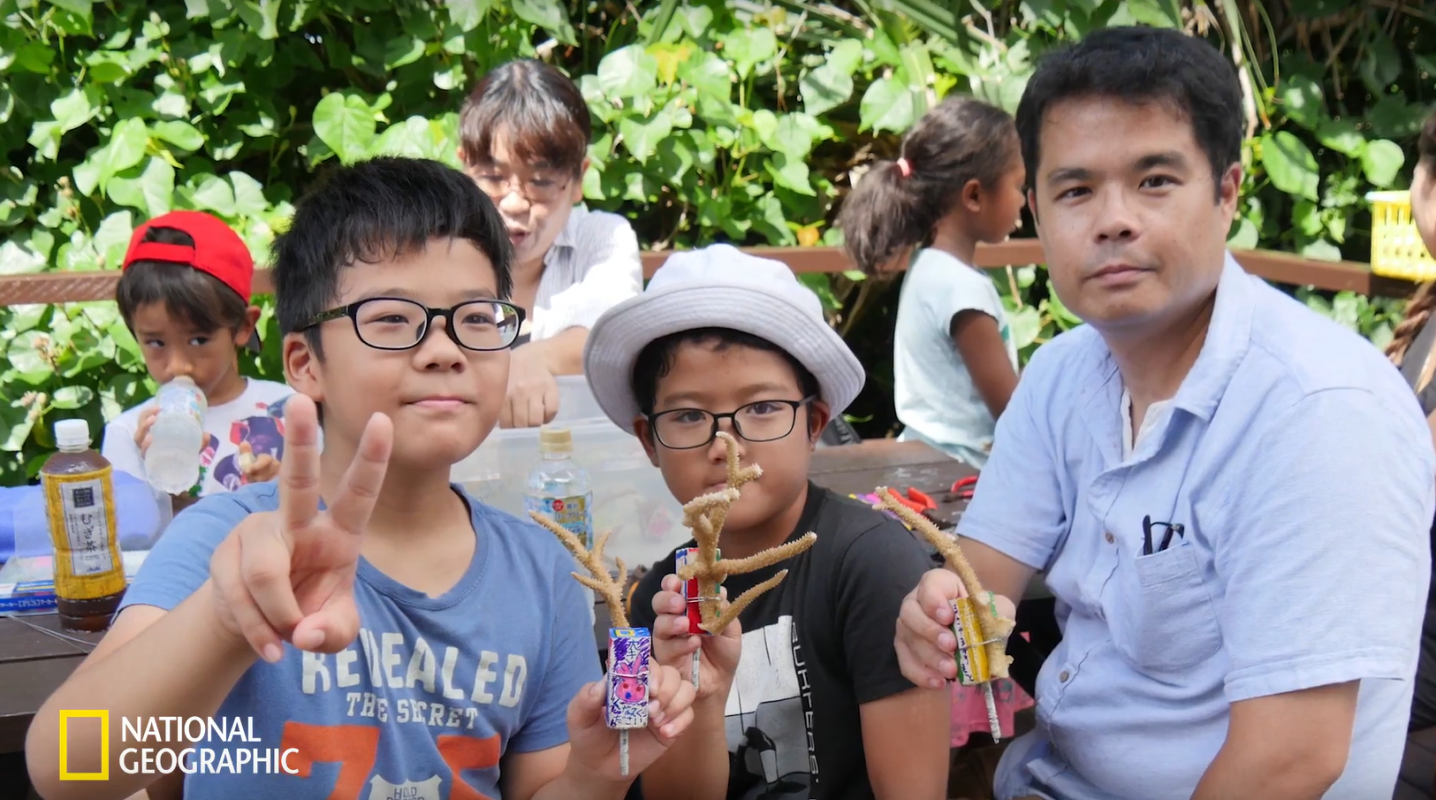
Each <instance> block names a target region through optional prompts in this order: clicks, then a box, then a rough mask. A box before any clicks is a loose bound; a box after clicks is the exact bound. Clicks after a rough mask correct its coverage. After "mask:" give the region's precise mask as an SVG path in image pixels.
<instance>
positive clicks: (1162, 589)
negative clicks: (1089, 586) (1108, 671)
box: [1116, 544, 1222, 672]
mask: <svg viewBox="0 0 1436 800" xmlns="http://www.w3.org/2000/svg"><path fill="white" fill-rule="evenodd" d="M1131 569H1132V571H1133V573H1134V574H1133V575H1129V576H1127V580H1125V581H1123V586H1124V589H1125V591H1124V592H1123V598H1122V601H1121V603H1122V610H1123V615H1122V616H1123V620H1124V624H1122V625H1121V629H1120V630H1119V631H1117V632H1116V633H1117V634H1118V635H1117V637H1116V639H1117V644H1118V647H1119V648H1120V649H1121V650H1122V652H1123V654H1124V655H1126V656H1127V658H1128V659H1130V660H1131V661H1132V662H1133V663H1134V664H1136V665H1138V666H1139V667H1142V668H1143V669H1146V670H1149V671H1154V672H1171V671H1177V670H1182V669H1186V668H1188V667H1192V666H1194V665H1196V664H1199V663H1201V662H1202V661H1205V660H1206V659H1208V658H1210V657H1212V655H1214V654H1215V653H1216V652H1217V651H1218V650H1219V649H1220V648H1221V646H1222V634H1221V628H1220V627H1219V626H1218V625H1217V612H1216V607H1215V605H1214V604H1213V602H1212V599H1211V594H1210V593H1209V592H1208V590H1207V587H1206V586H1205V585H1204V584H1203V582H1202V565H1201V563H1200V561H1199V560H1198V553H1197V548H1196V547H1195V546H1192V545H1187V544H1182V545H1178V546H1176V547H1171V548H1169V549H1167V550H1163V551H1162V552H1160V553H1154V554H1152V555H1150V556H1142V557H1139V558H1138V559H1137V560H1136V561H1135V562H1134V563H1133V565H1132V567H1131Z"/></svg>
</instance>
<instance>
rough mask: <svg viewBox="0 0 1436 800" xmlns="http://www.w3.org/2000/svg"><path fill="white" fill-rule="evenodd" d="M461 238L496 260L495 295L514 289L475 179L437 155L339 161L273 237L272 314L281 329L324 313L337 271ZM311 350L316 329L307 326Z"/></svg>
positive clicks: (500, 238) (506, 249)
mask: <svg viewBox="0 0 1436 800" xmlns="http://www.w3.org/2000/svg"><path fill="white" fill-rule="evenodd" d="M436 239H438V240H445V239H466V240H468V241H469V242H470V243H472V244H473V245H474V246H475V247H477V248H478V249H479V251H480V252H482V253H483V254H484V255H486V256H488V258H489V261H490V262H492V263H493V265H494V276H495V278H496V279H497V281H498V286H497V287H496V288H497V289H498V293H499V297H500V299H508V296H509V293H510V292H511V291H512V290H513V278H512V276H511V275H510V273H509V266H510V262H511V261H512V260H513V248H512V247H511V246H510V245H509V237H508V233H507V231H505V229H504V222H503V219H502V218H501V217H500V216H499V212H498V209H496V208H495V207H494V204H493V201H491V200H489V198H488V196H487V195H485V194H484V193H483V192H482V191H480V189H479V187H478V186H477V185H476V184H475V183H474V181H473V179H472V178H470V177H469V176H467V175H465V174H464V173H462V172H459V171H458V170H456V169H451V168H450V167H447V166H445V165H444V164H441V163H439V162H437V161H430V160H427V159H418V158H397V157H383V158H376V159H373V160H370V161H364V162H360V163H358V164H355V165H353V166H348V167H341V168H338V169H336V170H335V171H334V172H332V173H330V174H329V175H328V176H327V178H326V179H325V180H324V181H323V182H322V183H321V184H320V185H319V186H318V187H316V188H315V189H314V190H313V191H311V192H310V193H309V194H308V195H307V196H306V197H305V198H304V199H302V200H300V202H299V205H298V208H297V209H296V210H295V212H294V219H293V221H292V222H291V224H290V226H289V229H288V230H287V231H285V232H284V233H283V234H282V235H280V236H279V237H278V238H276V239H275V242H274V296H275V317H276V318H277V319H278V321H279V329H280V331H281V332H282V333H286V334H287V333H290V332H292V331H295V330H298V329H300V328H302V327H303V326H304V325H305V324H306V323H307V322H308V321H309V319H310V318H312V317H313V316H315V315H316V314H320V313H323V312H324V311H327V310H328V309H329V307H330V305H331V304H332V303H333V302H334V298H335V297H336V296H337V295H338V293H339V274H340V271H341V270H343V269H344V268H346V267H348V266H350V265H352V264H354V263H355V262H367V263H377V262H380V261H385V260H389V259H393V258H398V257H400V256H405V255H408V254H410V253H414V252H417V251H419V250H422V249H423V248H424V247H425V246H426V245H427V244H428V243H429V242H430V241H433V240H436ZM306 338H307V339H308V340H309V344H310V346H311V347H313V348H315V351H316V352H321V351H320V349H319V332H318V330H315V329H311V330H309V331H306Z"/></svg>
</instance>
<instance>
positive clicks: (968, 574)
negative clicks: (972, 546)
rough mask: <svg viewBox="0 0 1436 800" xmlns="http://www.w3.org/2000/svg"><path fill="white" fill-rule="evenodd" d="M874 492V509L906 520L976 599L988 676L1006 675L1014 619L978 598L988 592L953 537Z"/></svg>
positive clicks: (890, 496) (884, 492)
mask: <svg viewBox="0 0 1436 800" xmlns="http://www.w3.org/2000/svg"><path fill="white" fill-rule="evenodd" d="M877 494H878V498H879V502H878V504H877V505H875V506H874V508H877V509H881V510H886V511H891V512H892V513H894V514H896V515H898V517H899V518H901V519H902V521H903V522H905V523H907V525H908V527H909V528H912V529H913V530H915V531H917V532H919V533H921V534H922V535H923V537H924V538H926V539H927V540H928V542H929V543H931V544H932V546H933V547H935V548H937V551H938V552H939V553H941V554H942V557H943V559H944V560H945V561H946V562H947V568H948V569H950V570H952V571H953V572H955V573H957V577H958V578H959V579H960V580H961V581H962V585H963V587H964V588H966V589H967V595H968V597H971V598H973V599H974V600H978V602H976V603H974V604H973V605H974V610H975V612H976V614H977V624H978V627H980V628H981V629H982V640H983V641H984V642H986V643H987V644H986V645H985V647H986V649H987V663H988V664H989V665H990V669H991V671H992V677H994V678H1006V677H1008V672H1007V666H1008V665H1009V664H1011V663H1012V657H1011V656H1009V655H1007V637H1008V636H1010V635H1011V634H1012V629H1013V628H1014V627H1016V625H1017V623H1016V621H1015V620H1010V619H1004V618H1002V617H999V616H998V615H997V612H996V605H995V604H993V603H991V602H983V601H982V598H988V599H989V600H990V593H988V592H986V591H984V590H983V588H982V582H981V581H979V580H978V579H977V573H976V572H974V571H973V569H972V565H971V564H969V563H968V562H967V558H966V557H964V556H963V554H962V548H961V547H959V546H958V544H957V541H956V540H955V539H953V538H952V537H951V536H948V535H947V534H945V533H943V532H942V531H940V530H938V529H937V526H936V525H934V524H933V523H932V520H930V519H928V518H927V517H924V516H923V515H921V514H919V513H917V512H916V511H913V510H912V509H911V508H908V507H907V506H905V505H903V504H902V503H901V502H899V501H898V499H897V496H896V495H895V494H894V493H893V491H892V490H891V489H889V488H888V487H886V486H881V487H879V488H878V492H877Z"/></svg>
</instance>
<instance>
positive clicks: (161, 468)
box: [145, 375, 209, 494]
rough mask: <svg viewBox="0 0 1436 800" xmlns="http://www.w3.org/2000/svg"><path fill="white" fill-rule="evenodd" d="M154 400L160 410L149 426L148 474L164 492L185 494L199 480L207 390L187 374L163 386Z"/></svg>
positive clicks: (146, 465) (146, 457)
mask: <svg viewBox="0 0 1436 800" xmlns="http://www.w3.org/2000/svg"><path fill="white" fill-rule="evenodd" d="M155 399H156V401H157V402H158V403H159V408H160V413H159V414H158V415H156V416H155V421H154V424H153V425H151V426H150V437H151V438H150V449H149V450H147V451H145V475H146V477H148V478H149V481H150V485H151V486H153V487H155V488H156V489H159V490H160V491H162V492H165V493H167V494H184V493H185V492H188V491H189V490H190V489H192V488H194V485H195V484H196V483H197V482H199V466H200V464H199V456H200V448H201V447H202V446H203V445H204V412H205V411H206V410H207V408H208V406H209V403H208V401H207V400H206V399H205V396H204V392H202V391H200V390H199V387H198V386H195V384H194V381H192V380H190V379H189V378H188V377H187V376H184V375H181V376H180V377H178V378H175V379H174V380H172V381H170V382H169V383H167V384H165V385H164V386H161V387H160V391H159V394H158V395H156V397H155Z"/></svg>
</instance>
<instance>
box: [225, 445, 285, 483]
mask: <svg viewBox="0 0 1436 800" xmlns="http://www.w3.org/2000/svg"><path fill="white" fill-rule="evenodd" d="M235 460H236V461H237V462H238V463H239V472H240V474H242V475H243V476H244V482H245V483H267V482H269V481H272V480H274V479H275V478H277V477H279V460H278V459H276V458H275V457H274V456H272V455H270V454H268V453H261V454H260V455H258V456H256V455H255V454H254V448H253V447H251V446H250V444H249V442H240V443H239V452H238V453H237V454H236V455H235Z"/></svg>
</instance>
